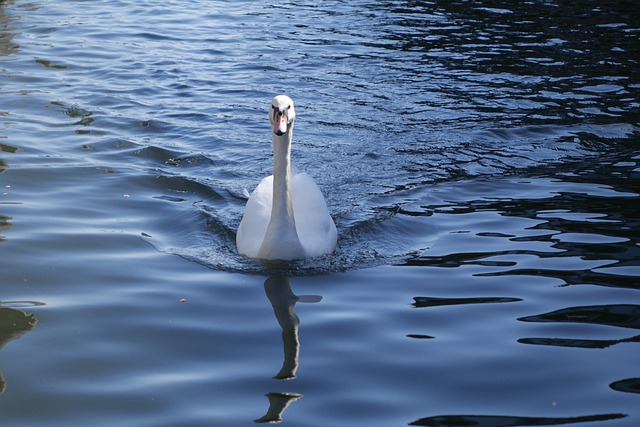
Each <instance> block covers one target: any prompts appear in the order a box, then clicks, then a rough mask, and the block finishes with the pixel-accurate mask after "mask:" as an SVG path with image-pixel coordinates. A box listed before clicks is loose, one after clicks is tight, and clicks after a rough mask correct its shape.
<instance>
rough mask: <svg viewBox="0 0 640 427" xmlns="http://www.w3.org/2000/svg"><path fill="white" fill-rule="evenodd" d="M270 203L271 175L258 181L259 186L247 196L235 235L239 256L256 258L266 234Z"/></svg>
mask: <svg viewBox="0 0 640 427" xmlns="http://www.w3.org/2000/svg"><path fill="white" fill-rule="evenodd" d="M272 203H273V175H271V176H268V177H266V178H264V179H263V180H262V181H260V184H258V186H257V187H256V188H255V190H253V192H252V193H251V195H250V196H249V200H248V201H247V206H246V207H245V210H244V216H243V217H242V221H240V226H239V227H238V233H237V234H236V246H237V247H238V252H239V253H240V254H243V255H247V256H249V257H252V258H257V257H258V251H259V250H260V245H262V241H263V240H264V236H265V234H266V233H267V226H268V225H269V218H270V217H271V205H272Z"/></svg>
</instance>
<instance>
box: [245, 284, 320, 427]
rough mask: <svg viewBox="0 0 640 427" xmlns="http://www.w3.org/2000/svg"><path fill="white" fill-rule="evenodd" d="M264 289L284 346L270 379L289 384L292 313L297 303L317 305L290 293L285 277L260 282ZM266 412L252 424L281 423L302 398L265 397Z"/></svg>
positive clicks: (294, 331)
mask: <svg viewBox="0 0 640 427" xmlns="http://www.w3.org/2000/svg"><path fill="white" fill-rule="evenodd" d="M264 289H265V291H266V293H267V297H268V298H269V301H270V302H271V306H272V307H273V312H274V314H275V315H276V319H277V320H278V324H279V325H280V327H281V328H282V343H283V346H284V361H283V363H282V368H281V369H280V371H279V372H278V373H277V374H276V375H275V376H274V378H275V379H279V380H292V379H294V378H295V377H296V371H297V370H298V355H299V352H300V341H299V339H298V327H299V326H300V319H299V318H298V315H297V314H296V312H295V305H296V303H297V302H298V301H300V302H310V303H315V302H320V301H321V300H322V297H321V296H318V295H300V296H298V295H296V294H294V293H293V291H292V290H291V285H290V283H289V277H288V276H287V275H284V274H279V275H274V276H271V277H269V278H268V279H267V280H266V281H265V282H264ZM267 397H268V398H269V409H268V411H267V413H266V414H265V415H264V416H263V417H261V418H259V419H257V420H255V421H256V422H258V423H266V422H268V423H275V422H280V421H282V413H283V412H284V410H285V409H286V408H287V407H288V406H289V405H290V404H291V403H293V402H294V401H296V400H298V399H300V398H301V397H302V395H301V394H297V393H268V394H267Z"/></svg>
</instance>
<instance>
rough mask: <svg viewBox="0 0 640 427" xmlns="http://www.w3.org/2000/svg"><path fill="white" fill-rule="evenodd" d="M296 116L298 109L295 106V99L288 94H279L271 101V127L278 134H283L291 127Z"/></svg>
mask: <svg viewBox="0 0 640 427" xmlns="http://www.w3.org/2000/svg"><path fill="white" fill-rule="evenodd" d="M295 118H296V110H295V109H294V108H293V101H292V100H291V98H289V97H288V96H287V95H277V96H275V97H274V98H273V101H271V108H270V109H269V120H271V129H272V130H273V133H274V134H275V135H277V136H282V135H284V134H285V133H287V132H288V131H290V129H291V128H293V121H294V120H295Z"/></svg>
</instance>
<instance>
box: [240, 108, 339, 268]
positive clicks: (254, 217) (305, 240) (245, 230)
mask: <svg viewBox="0 0 640 427" xmlns="http://www.w3.org/2000/svg"><path fill="white" fill-rule="evenodd" d="M269 119H270V121H271V125H272V142H273V159H274V167H273V175H271V176H268V177H266V178H264V179H263V180H262V181H261V182H260V184H258V186H257V187H256V189H255V190H253V193H251V195H250V196H249V200H248V201H247V205H246V207H245V212H244V216H243V217H242V221H241V222H240V226H239V227H238V232H237V235H236V246H237V248H238V252H239V253H240V254H242V255H246V256H249V257H251V258H260V259H270V260H293V259H303V258H313V257H317V256H320V255H325V254H328V253H330V252H332V251H333V249H334V247H335V245H336V240H337V231H336V226H335V224H334V222H333V220H332V219H331V216H330V215H329V210H328V209H327V204H326V202H325V200H324V197H323V196H322V192H321V191H320V189H319V188H318V186H317V184H316V183H315V181H314V180H313V178H311V176H309V175H308V174H307V173H304V172H298V171H296V170H295V169H294V168H293V167H292V166H291V141H292V131H293V124H294V120H295V109H294V107H293V101H292V100H291V98H289V97H288V96H285V95H278V96H276V97H275V98H273V101H272V103H271V109H270V110H269Z"/></svg>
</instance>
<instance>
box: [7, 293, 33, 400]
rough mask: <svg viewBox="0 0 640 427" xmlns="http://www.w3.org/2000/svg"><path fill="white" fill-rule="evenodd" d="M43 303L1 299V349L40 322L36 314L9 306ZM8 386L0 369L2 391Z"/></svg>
mask: <svg viewBox="0 0 640 427" xmlns="http://www.w3.org/2000/svg"><path fill="white" fill-rule="evenodd" d="M33 305H42V304H41V303H35V302H23V301H1V302H0V349H2V348H3V347H4V346H5V345H7V344H8V343H9V342H11V341H13V340H17V339H18V338H20V337H21V336H22V335H24V334H26V333H27V332H29V331H30V330H31V329H33V327H34V326H35V325H36V323H38V321H37V320H36V316H35V314H27V313H25V312H23V311H21V310H16V309H14V308H9V307H11V306H19V307H25V306H33ZM5 388H6V384H5V381H4V376H3V375H2V371H0V393H3V392H4V390H5Z"/></svg>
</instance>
